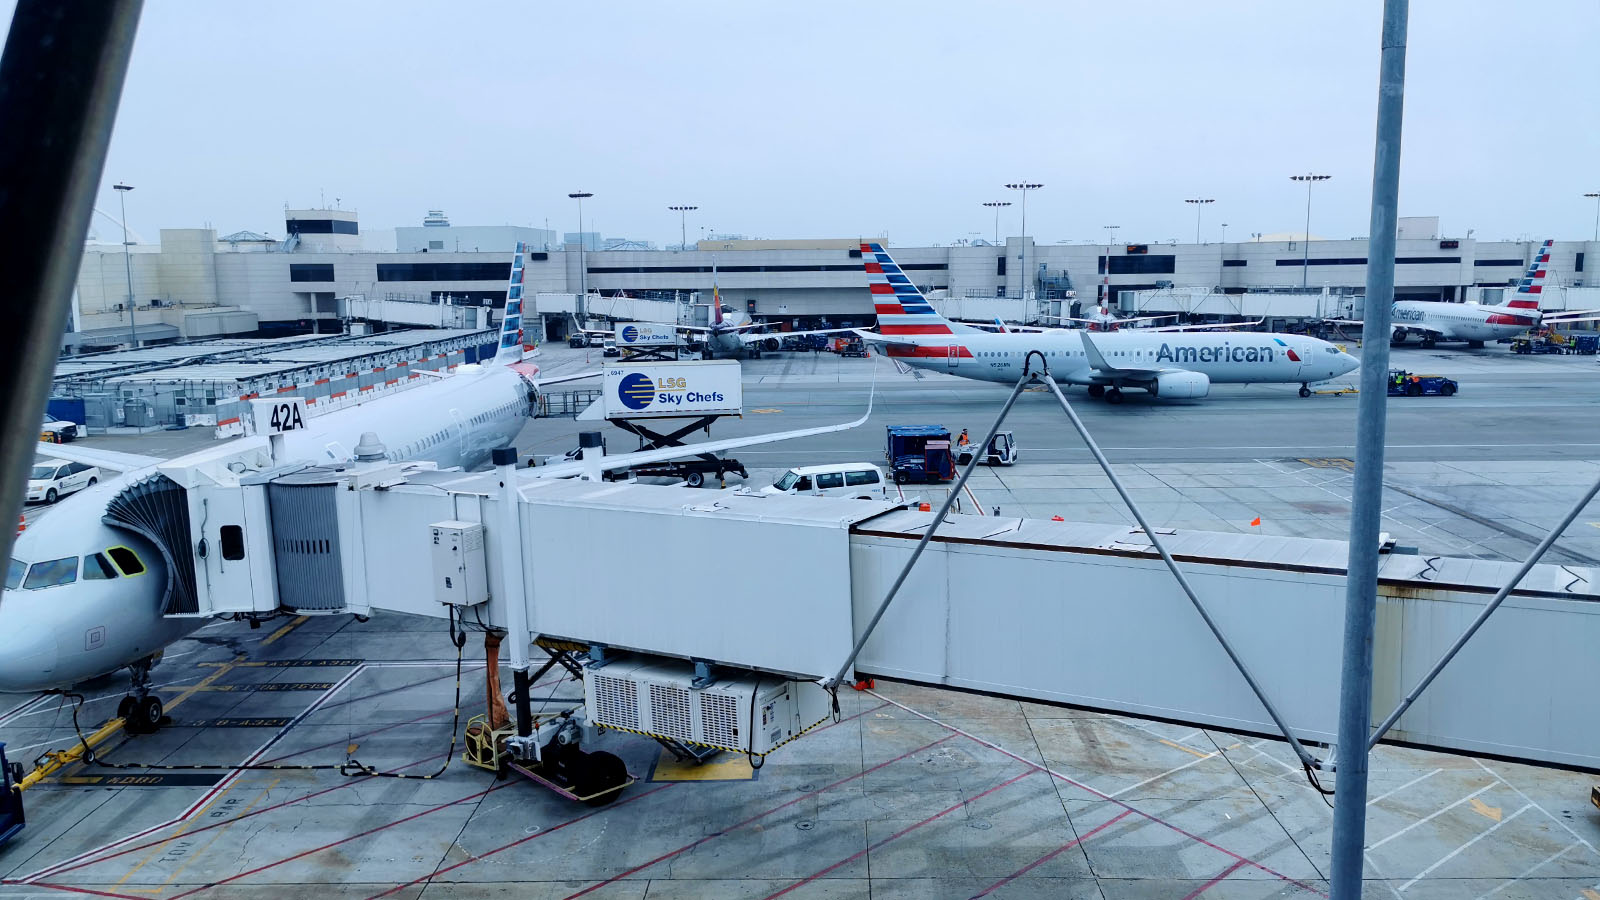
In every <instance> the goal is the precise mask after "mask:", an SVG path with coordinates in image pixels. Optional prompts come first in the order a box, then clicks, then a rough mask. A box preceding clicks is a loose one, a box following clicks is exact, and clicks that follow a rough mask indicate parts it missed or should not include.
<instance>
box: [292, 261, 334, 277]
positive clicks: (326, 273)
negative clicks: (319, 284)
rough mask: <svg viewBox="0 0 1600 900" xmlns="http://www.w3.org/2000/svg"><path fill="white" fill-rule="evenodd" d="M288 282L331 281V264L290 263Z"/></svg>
mask: <svg viewBox="0 0 1600 900" xmlns="http://www.w3.org/2000/svg"><path fill="white" fill-rule="evenodd" d="M289 280H290V281H332V280H333V263H291V264H290V265H289Z"/></svg>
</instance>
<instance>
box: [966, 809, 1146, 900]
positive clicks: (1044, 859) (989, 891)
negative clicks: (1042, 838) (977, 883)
mask: <svg viewBox="0 0 1600 900" xmlns="http://www.w3.org/2000/svg"><path fill="white" fill-rule="evenodd" d="M1131 815H1133V810H1131V809H1125V810H1123V811H1122V812H1120V813H1117V814H1116V816H1114V817H1112V818H1111V819H1110V820H1109V821H1106V822H1102V823H1101V824H1099V825H1097V826H1095V827H1094V828H1091V829H1089V830H1088V831H1086V832H1084V833H1083V834H1082V835H1081V836H1079V837H1077V838H1074V839H1073V840H1070V841H1068V842H1067V843H1065V844H1062V845H1061V846H1059V847H1057V848H1056V849H1054V850H1051V851H1050V852H1049V853H1046V854H1045V855H1043V856H1041V857H1039V858H1038V859H1036V860H1034V861H1033V862H1031V863H1028V864H1027V865H1025V866H1023V867H1022V868H1020V869H1018V870H1016V871H1015V872H1012V873H1011V874H1010V875H1007V876H1006V877H1004V878H1002V879H1000V880H999V881H996V882H995V883H994V884H991V885H989V886H988V887H986V888H984V889H983V890H981V891H979V892H978V893H976V894H973V895H972V898H971V900H979V898H980V897H987V896H989V895H990V894H992V893H994V892H995V891H997V890H999V889H1000V888H1002V887H1005V886H1006V885H1008V884H1010V883H1011V882H1013V881H1015V880H1017V879H1018V878H1020V877H1022V876H1023V875H1026V874H1028V873H1029V872H1031V871H1033V870H1034V869H1036V868H1038V867H1039V866H1042V865H1044V864H1045V863H1047V862H1049V861H1050V860H1052V859H1055V858H1056V857H1057V856H1060V855H1061V854H1062V853H1065V852H1066V851H1068V850H1071V849H1072V848H1073V847H1076V846H1078V845H1079V844H1082V843H1083V842H1084V841H1087V840H1088V839H1090V838H1092V837H1094V836H1095V835H1097V834H1099V833H1100V832H1102V831H1105V830H1106V829H1107V828H1110V827H1111V826H1113V825H1115V824H1117V823H1118V822H1120V821H1122V820H1123V819H1126V818H1127V817H1129V816H1131Z"/></svg>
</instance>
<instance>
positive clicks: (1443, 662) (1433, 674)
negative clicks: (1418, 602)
mask: <svg viewBox="0 0 1600 900" xmlns="http://www.w3.org/2000/svg"><path fill="white" fill-rule="evenodd" d="M1597 493H1600V480H1597V481H1595V483H1594V484H1593V485H1590V487H1589V490H1588V491H1587V492H1586V493H1585V494H1584V495H1583V496H1582V497H1580V498H1578V502H1577V503H1575V504H1573V506H1572V509H1570V510H1568V511H1567V515H1566V518H1564V519H1562V520H1561V524H1559V525H1557V526H1556V527H1555V528H1553V529H1551V531H1550V533H1549V534H1547V535H1545V536H1544V540H1542V541H1540V542H1539V546H1537V547H1534V548H1533V552H1532V553H1530V554H1529V555H1528V558H1527V559H1525V560H1523V562H1522V567H1521V568H1519V569H1517V574H1515V575H1513V576H1511V580H1510V581H1507V582H1506V583H1505V586H1504V587H1502V588H1500V590H1499V592H1497V593H1496V594H1495V595H1494V599H1493V600H1490V601H1489V604H1488V605H1487V606H1485V607H1484V608H1483V611H1482V612H1480V613H1478V617H1477V618H1475V619H1473V620H1472V624H1471V625H1468V626H1467V630H1466V631H1465V632H1462V634H1461V637H1459V638H1456V642H1455V643H1454V644H1451V645H1450V649H1449V650H1446V651H1445V653H1444V656H1442V657H1440V658H1439V661H1438V662H1436V663H1434V665H1433V668H1432V669H1429V670H1428V674H1426V675H1424V676H1422V680H1421V681H1419V682H1417V686H1416V687H1414V688H1412V689H1411V692H1410V693H1408V694H1406V696H1405V699H1404V700H1401V701H1400V705H1399V706H1397V707H1395V709H1394V712H1392V713H1390V714H1389V717H1388V718H1387V719H1384V720H1383V723H1382V724H1381V725H1379V726H1378V727H1377V728H1376V729H1374V730H1373V732H1372V737H1370V738H1368V740H1367V749H1368V750H1371V749H1372V748H1373V747H1376V746H1378V741H1379V739H1381V738H1382V737H1383V736H1384V735H1385V734H1387V733H1388V732H1389V729H1391V728H1393V727H1394V725H1395V723H1396V722H1398V721H1400V717H1401V716H1403V715H1405V714H1406V710H1408V709H1410V708H1411V704H1413V703H1415V702H1416V701H1417V698H1418V697H1420V696H1421V695H1422V692H1423V691H1425V690H1427V689H1428V685H1430V684H1432V683H1433V680H1434V679H1435V678H1437V677H1439V673H1440V672H1443V671H1444V667H1445V666H1448V665H1449V664H1450V660H1452V659H1455V657H1456V654H1457V653H1459V652H1461V648H1462V647H1465V646H1466V645H1467V641H1470V640H1472V636H1473V635H1474V634H1477V633H1478V629H1479V628H1482V627H1483V623H1484V622H1487V621H1488V620H1489V617H1490V616H1491V615H1494V611H1495V610H1497V609H1499V608H1500V603H1501V602H1502V601H1504V600H1505V599H1506V597H1508V596H1510V594H1511V592H1512V591H1513V590H1515V589H1516V587H1517V585H1519V584H1521V583H1522V579H1523V578H1524V577H1525V576H1526V575H1527V574H1528V571H1529V570H1530V569H1532V568H1533V567H1534V564H1535V563H1537V562H1538V561H1539V559H1540V558H1541V557H1543V556H1544V554H1545V551H1546V550H1549V549H1550V546H1551V545H1552V544H1554V543H1555V542H1556V538H1558V537H1560V536H1561V535H1562V533H1563V532H1565V531H1566V530H1567V526H1569V525H1571V524H1572V520H1573V519H1576V518H1577V517H1578V514H1579V513H1581V512H1583V508H1584V507H1585V506H1588V505H1589V501H1590V500H1593V499H1594V496H1595V494H1597Z"/></svg>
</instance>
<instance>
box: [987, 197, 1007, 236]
mask: <svg viewBox="0 0 1600 900" xmlns="http://www.w3.org/2000/svg"><path fill="white" fill-rule="evenodd" d="M983 205H984V206H987V207H990V208H992V209H993V210H994V243H995V246H997V247H998V246H1000V210H1001V209H1003V208H1005V207H1007V206H1010V205H1011V201H1010V200H989V201H987V202H985V203H984V204H983Z"/></svg>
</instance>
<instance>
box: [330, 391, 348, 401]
mask: <svg viewBox="0 0 1600 900" xmlns="http://www.w3.org/2000/svg"><path fill="white" fill-rule="evenodd" d="M348 393H350V392H349V391H334V392H333V393H331V394H329V395H328V399H329V400H337V399H339V398H340V397H343V396H344V395H345V394H348Z"/></svg>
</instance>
